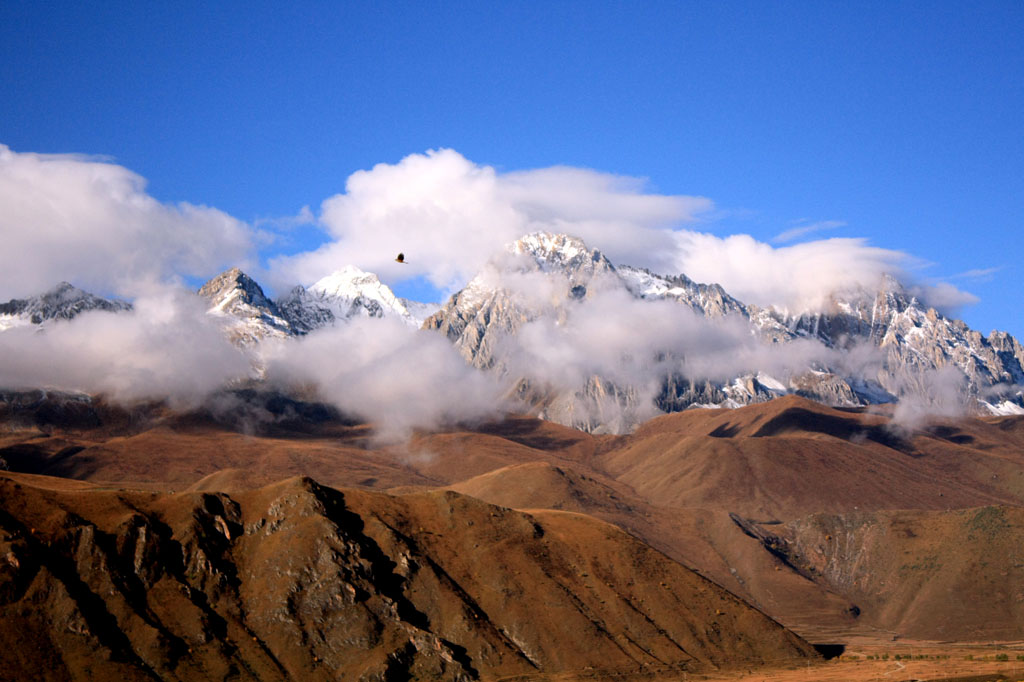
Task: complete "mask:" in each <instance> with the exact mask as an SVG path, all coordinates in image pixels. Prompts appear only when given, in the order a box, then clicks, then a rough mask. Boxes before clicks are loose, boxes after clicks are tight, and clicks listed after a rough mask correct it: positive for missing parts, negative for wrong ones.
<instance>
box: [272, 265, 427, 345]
mask: <svg viewBox="0 0 1024 682" xmlns="http://www.w3.org/2000/svg"><path fill="white" fill-rule="evenodd" d="M277 305H278V308H279V309H280V310H281V312H282V314H283V315H284V316H285V317H286V319H288V321H289V323H290V324H291V326H292V328H293V329H294V330H295V332H296V333H299V334H306V333H309V332H311V331H313V330H314V329H319V328H320V327H324V326H328V325H331V324H334V323H335V322H337V321H345V320H348V319H351V318H353V317H356V316H363V317H396V318H398V319H401V320H402V321H403V322H405V323H407V324H409V325H410V326H414V327H420V326H421V325H422V324H423V320H424V319H426V318H427V317H429V316H430V315H432V314H433V313H434V312H435V311H436V310H437V309H438V308H439V307H440V306H438V305H432V304H427V303H418V302H414V301H409V300H407V299H403V298H398V297H397V296H395V294H394V292H393V291H392V290H391V289H390V287H388V286H387V285H386V284H384V283H382V282H381V281H380V279H379V278H378V277H377V275H375V274H373V273H371V272H363V271H362V270H360V269H359V268H357V267H355V266H353V265H348V266H346V267H344V268H342V269H341V270H338V271H336V272H334V273H332V274H330V275H328V276H326V277H324V278H323V279H320V280H319V281H317V282H316V283H315V284H313V285H312V286H311V287H309V288H308V289H307V288H305V287H302V286H297V287H295V288H294V289H292V290H291V291H290V292H289V293H288V294H287V295H286V296H284V297H282V298H281V299H279V300H278V302H277Z"/></svg>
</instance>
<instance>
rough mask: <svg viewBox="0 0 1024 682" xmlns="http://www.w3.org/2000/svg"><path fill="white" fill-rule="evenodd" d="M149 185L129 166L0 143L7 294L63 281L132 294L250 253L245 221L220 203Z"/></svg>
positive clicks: (2, 286)
mask: <svg viewBox="0 0 1024 682" xmlns="http://www.w3.org/2000/svg"><path fill="white" fill-rule="evenodd" d="M145 189H146V182H145V180H144V179H143V178H141V177H140V176H138V175H136V174H135V173H133V172H132V171H130V170H128V169H127V168H124V167H123V166H118V165H116V164H113V163H108V162H105V161H102V160H97V159H95V158H89V157H85V156H77V155H66V154H33V153H19V152H14V151H12V150H11V149H10V148H8V147H6V146H4V145H0V235H2V236H3V248H0V300H4V301H6V300H8V299H9V298H15V297H20V296H30V295H34V294H38V293H40V292H42V291H44V290H46V289H49V288H51V287H53V286H54V285H55V284H56V283H58V282H60V281H70V282H73V283H74V284H75V285H76V286H79V287H82V288H86V289H89V290H91V291H96V292H114V293H118V294H120V295H129V296H130V295H134V294H137V293H139V291H140V290H141V289H143V288H145V287H147V286H149V285H151V284H152V283H154V282H163V281H167V280H172V279H175V278H177V277H180V276H207V275H209V274H210V273H212V272H214V271H215V270H216V269H217V268H221V267H224V266H226V265H241V264H245V263H246V262H247V261H248V259H249V258H250V257H251V256H252V254H253V244H252V232H251V230H250V228H249V227H248V226H247V225H246V224H245V223H243V222H241V221H239V220H236V219H235V218H232V217H231V216H229V215H228V214H226V213H224V212H222V211H219V210H217V209H215V208H209V207H206V206H196V205H194V204H189V203H185V202H183V203H180V204H176V205H169V204H164V203H161V202H159V201H157V200H156V199H154V198H153V197H151V196H150V195H148V194H147V193H146V191H145Z"/></svg>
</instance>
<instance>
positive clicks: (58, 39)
mask: <svg viewBox="0 0 1024 682" xmlns="http://www.w3.org/2000/svg"><path fill="white" fill-rule="evenodd" d="M295 5H296V6H294V7H282V6H280V5H279V4H277V3H273V4H272V3H254V2H250V3H184V2H182V3H173V4H172V3H166V4H158V3H117V2H110V3H96V4H91V3H60V2H56V3H27V2H25V3H23V2H16V1H9V2H4V3H0V63H2V64H3V68H0V103H2V104H0V143H2V144H5V145H7V146H9V147H10V148H11V149H12V150H14V151H16V152H39V153H79V154H90V155H103V156H106V157H109V158H110V159H112V160H113V161H114V162H116V163H117V164H120V165H121V166H124V167H126V168H128V169H131V170H132V171H134V172H135V173H137V174H139V175H140V176H142V177H144V178H145V179H146V180H147V181H148V185H147V189H146V191H147V192H148V193H149V194H150V195H152V196H153V197H155V198H156V199H158V200H160V201H163V202H172V203H173V202H178V201H187V202H191V203H192V204H199V205H206V206H211V207H216V208H218V209H220V210H222V211H224V212H226V213H227V214H230V215H231V216H234V217H235V218H238V219H239V220H241V221H244V222H246V223H249V224H252V223H256V222H258V221H261V220H265V219H270V218H280V217H284V216H290V215H295V214H296V213H297V212H298V211H299V210H300V209H301V208H302V207H303V206H309V207H310V208H311V209H312V210H313V212H314V213H316V214H319V211H320V205H321V202H323V201H324V200H325V199H328V198H329V197H331V196H333V195H336V194H338V193H341V192H343V191H344V190H345V183H346V179H347V178H348V177H349V176H350V175H351V174H352V173H354V172H356V171H358V170H361V169H370V168H372V167H373V166H374V165H376V164H380V163H386V164H397V163H398V162H400V161H401V160H402V159H403V158H405V157H406V156H408V155H410V154H422V153H423V152H425V151H426V150H431V149H439V148H451V149H454V150H457V151H458V152H459V154H461V155H462V156H463V157H465V158H466V159H468V160H470V161H471V162H473V163H475V164H480V165H482V166H491V167H493V168H495V169H496V170H497V171H499V172H507V171H516V170H521V169H536V168H544V167H548V166H552V165H568V166H574V167H582V168H589V169H594V170H596V171H601V172H605V173H612V174H617V175H624V176H632V177H640V178H646V179H647V183H648V184H647V190H648V191H651V192H656V193H659V194H665V195H696V196H702V197H707V198H709V199H710V200H712V201H713V202H714V209H713V210H710V211H708V212H705V213H703V214H701V215H699V216H698V220H699V222H698V223H697V224H690V225H689V228H690V229H698V230H701V231H704V232H709V233H712V234H715V235H718V236H722V237H724V236H727V235H731V234H738V233H745V234H750V235H752V236H753V237H755V238H756V239H758V240H760V241H762V242H767V243H774V244H780V242H773V241H772V240H773V238H775V237H777V236H778V235H780V234H782V233H785V232H787V231H789V232H791V233H792V232H793V231H794V230H797V231H798V230H800V229H802V228H813V227H817V228H818V229H815V230H808V231H805V232H804V233H803V234H802V235H800V236H797V237H795V238H794V239H795V240H796V241H800V240H814V239H822V238H829V237H862V238H866V239H867V240H868V241H869V243H870V244H871V245H873V246H878V247H883V248H886V249H894V250H898V251H902V252H905V253H907V254H910V255H911V256H913V257H914V258H915V259H917V262H916V264H914V265H913V267H912V269H913V273H914V275H915V276H916V277H917V278H919V279H920V280H922V281H924V282H927V283H935V282H938V281H947V282H949V283H951V284H954V285H955V286H957V287H958V288H960V289H962V290H965V291H968V292H970V293H973V294H975V295H976V296H977V297H978V298H979V299H980V302H978V303H977V304H974V305H971V306H968V307H965V308H963V309H962V311H961V315H962V316H963V317H964V319H965V320H966V321H967V322H968V323H969V324H971V325H972V326H975V327H978V328H979V329H981V330H982V331H985V332H987V331H988V330H990V329H992V328H1000V329H1007V330H1009V331H1011V332H1013V333H1014V334H1015V335H1017V336H1018V337H1022V336H1024V311H1022V306H1021V299H1020V291H1021V289H1022V287H1024V270H1022V267H1021V265H1020V263H1019V261H1020V257H1019V254H1020V253H1021V252H1022V246H1024V237H1022V236H1021V229H1020V228H1021V226H1022V225H1024V41H1022V40H1021V36H1024V3H1021V2H978V3H952V2H927V3H926V2H902V3H900V2H877V3H874V2H853V3H851V2H843V3H839V2H814V3H811V2H806V3H795V2H793V3H789V2H770V3H765V2H693V3H658V2H651V3H611V2H579V3H575V2H558V3H546V4H542V3H526V2H517V3H511V2H509V3H487V2H475V3H433V2H415V3H414V2H408V3H346V4H341V3H322V4H319V3H295ZM325 241H328V237H327V236H326V235H325V234H323V233H322V232H321V231H318V230H317V229H315V228H314V227H312V226H306V227H299V228H295V229H293V230H291V231H289V232H288V233H287V235H286V237H284V238H279V239H277V240H276V241H273V242H271V243H266V244H263V245H262V246H261V247H260V254H259V257H260V259H261V261H262V262H263V263H264V264H267V263H268V262H270V259H272V258H273V257H274V256H275V255H279V254H281V253H298V252H303V251H307V250H309V249H312V248H315V247H317V246H318V245H320V244H321V243H323V242H325ZM787 243H792V242H787ZM210 274H215V273H212V272H211V273H210ZM395 283H396V284H397V285H398V287H399V289H400V290H402V291H405V292H407V293H410V292H411V293H416V291H417V290H416V288H415V287H414V286H413V285H412V284H410V283H408V282H406V283H404V284H403V283H401V282H398V281H396V282H395Z"/></svg>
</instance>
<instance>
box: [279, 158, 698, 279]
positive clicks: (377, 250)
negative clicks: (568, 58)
mask: <svg viewBox="0 0 1024 682" xmlns="http://www.w3.org/2000/svg"><path fill="white" fill-rule="evenodd" d="M711 206H712V203H711V201H710V200H708V199H704V198H701V197H687V196H663V195H656V194H646V193H644V192H643V182H642V181H640V180H637V179H635V178H627V177H622V176H617V175H611V174H608V173H599V172H597V171H591V170H586V169H580V168H564V167H555V168H545V169H540V170H531V171H519V172H514V173H504V174H503V173H499V172H498V171H496V170H495V169H494V168H491V167H490V166H480V165H477V164H474V163H472V162H471V161H469V160H467V159H466V158H464V157H463V156H462V155H460V154H459V153H457V152H455V151H453V150H450V149H442V150H439V151H431V152H427V153H426V154H412V155H410V156H407V157H406V158H404V159H403V160H402V161H400V162H399V163H397V164H394V165H389V164H379V165H377V166H375V167H374V168H373V169H371V170H367V171H358V172H356V173H353V174H352V176H351V177H349V179H348V182H347V183H346V188H345V193H344V194H338V195H336V196H333V197H331V198H329V199H327V200H326V201H324V202H323V204H322V206H321V214H320V221H321V224H322V226H323V228H324V229H325V230H326V232H327V233H328V234H329V235H330V237H331V239H332V241H330V242H328V243H327V244H325V245H324V246H322V247H321V248H319V249H317V250H316V251H313V252H311V253H304V254H299V255H297V256H293V257H286V258H279V259H277V260H275V261H273V262H272V264H271V265H272V268H273V269H275V270H277V275H278V278H279V279H282V280H291V281H300V282H311V281H315V280H316V279H318V278H319V277H322V276H323V275H325V274H328V273H330V272H333V271H334V270H337V269H338V268H340V267H342V266H344V265H346V264H354V265H357V266H358V267H360V268H362V269H363V270H368V271H371V272H376V273H377V274H378V275H380V276H381V277H382V278H383V279H385V280H392V281H393V280H394V279H397V278H411V277H416V276H422V277H425V278H426V279H428V280H429V281H430V282H431V283H432V284H433V285H434V286H436V287H438V288H440V289H442V290H445V291H453V290H455V289H457V288H459V287H461V286H463V285H464V284H465V283H466V282H468V281H469V280H470V279H471V278H472V277H473V276H474V275H475V274H476V273H477V271H479V270H480V269H481V268H482V267H483V265H484V264H485V263H486V261H487V259H488V258H489V257H490V256H491V255H492V254H493V253H494V252H495V251H498V250H499V249H501V248H502V246H504V245H505V244H507V243H509V242H512V241H514V240H516V239H518V238H519V237H521V236H523V235H524V234H527V233H529V232H535V231H537V230H546V231H549V232H556V233H558V232H565V233H568V234H572V235H575V236H579V237H582V238H583V239H584V240H585V241H587V242H588V243H589V244H591V245H593V246H597V247H598V248H600V249H602V250H604V251H606V252H607V253H608V254H609V256H610V257H611V258H612V259H613V260H617V261H618V262H621V263H633V264H638V265H642V266H648V267H652V268H663V267H664V266H667V265H669V263H670V258H669V254H668V253H667V252H666V249H671V247H672V241H671V238H670V234H669V232H667V231H666V229H667V227H668V226H671V225H677V224H681V223H686V222H689V221H692V220H694V219H695V216H696V215H698V214H699V213H701V212H702V211H706V210H708V209H709V208H711ZM400 251H401V252H404V253H405V256H406V259H407V261H408V265H398V264H397V263H395V262H394V258H395V255H396V254H397V253H398V252H400Z"/></svg>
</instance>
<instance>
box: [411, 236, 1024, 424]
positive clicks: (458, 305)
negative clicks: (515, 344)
mask: <svg viewBox="0 0 1024 682" xmlns="http://www.w3.org/2000/svg"><path fill="white" fill-rule="evenodd" d="M506 251H507V252H508V253H509V254H512V255H514V256H517V257H518V258H517V259H511V260H509V259H501V258H498V259H494V260H492V262H491V263H489V264H488V266H487V267H486V268H485V269H484V270H483V271H482V272H481V273H479V274H478V275H477V276H476V277H475V278H474V279H473V280H472V281H471V282H470V283H469V284H468V285H467V286H466V287H465V288H464V289H463V290H461V291H459V292H457V293H456V294H454V295H453V296H452V297H451V298H450V299H449V301H448V302H446V303H445V305H444V306H443V307H442V308H441V310H439V311H438V312H437V313H436V314H435V315H433V316H432V317H431V318H429V319H428V320H427V321H426V322H425V323H424V328H427V329H433V330H436V331H439V332H441V333H443V334H444V335H445V336H447V337H448V339H449V340H450V341H451V342H452V343H453V344H454V345H455V347H456V348H457V349H458V350H459V352H460V353H461V354H462V355H463V357H464V358H465V359H466V361H467V362H468V363H469V364H471V365H473V366H475V367H478V368H480V369H488V370H492V371H496V372H498V373H499V374H500V373H505V372H507V371H508V367H507V358H506V357H505V355H504V354H505V353H506V352H507V349H508V347H509V346H508V343H507V342H506V339H507V338H508V337H510V336H515V335H516V334H517V333H518V331H519V330H520V329H521V328H522V327H523V325H524V324H526V323H527V322H530V321H533V320H536V319H538V318H541V317H545V316H550V318H551V319H555V320H561V319H563V318H564V317H565V315H566V314H567V313H566V311H567V307H566V306H567V305H568V304H569V302H570V301H577V302H583V303H584V304H585V302H586V300H587V299H588V297H589V296H590V293H591V290H592V289H594V288H595V287H597V288H601V289H604V290H607V289H613V288H616V287H617V288H619V289H622V290H625V291H628V292H629V294H631V295H632V296H633V297H634V298H636V299H639V300H652V301H653V300H670V301H674V302H677V303H680V304H683V305H686V306H687V307H689V308H690V309H691V310H693V311H694V312H695V313H697V314H698V315H701V316H703V317H705V318H709V319H717V318H725V317H727V316H733V317H734V318H738V319H743V320H745V322H746V324H749V326H750V329H751V333H752V334H754V335H755V337H756V338H758V339H760V340H761V341H762V342H764V343H766V344H768V345H770V346H774V345H776V344H788V343H791V342H794V341H798V340H801V339H803V340H805V341H804V342H805V343H806V342H807V341H806V340H810V341H817V342H820V343H821V344H823V345H824V346H825V347H827V348H829V349H832V350H833V351H836V352H839V353H841V354H843V353H852V352H854V351H855V350H856V349H857V348H858V347H860V346H867V347H868V348H874V349H876V350H875V351H872V352H874V353H875V354H876V355H877V356H880V358H881V362H880V363H876V364H880V366H877V367H875V368H874V369H873V370H871V371H868V372H866V373H865V372H863V371H859V370H855V369H851V368H849V367H845V364H846V363H839V364H841V365H844V368H829V367H822V366H812V365H808V366H807V368H806V370H805V371H804V372H802V373H797V374H795V375H794V376H792V377H790V378H789V379H788V380H787V382H783V381H780V380H779V379H777V378H775V377H773V376H770V374H768V373H766V372H763V371H754V372H752V373H748V374H744V375H742V376H737V377H734V378H732V379H730V380H727V381H718V382H713V381H707V380H703V379H700V378H698V377H682V376H676V375H670V376H666V377H664V381H663V385H662V388H661V392H660V394H659V395H658V396H657V398H656V400H655V403H656V405H657V407H658V408H659V409H661V410H663V411H676V410H682V409H686V408H688V407H690V406H694V405H719V406H723V407H730V406H737V405H742V404H748V403H751V402H760V401H763V400H770V399H772V398H774V397H777V396H778V395H782V394H784V393H789V392H794V393H799V394H801V395H804V396H807V397H811V398H814V399H816V400H820V401H822V402H826V403H829V404H832V405H838V406H855V405H865V404H870V403H879V402H888V401H891V400H894V399H896V398H897V397H900V396H908V395H910V396H915V397H916V398H917V399H920V400H922V401H923V402H925V403H927V402H928V401H929V400H930V399H931V398H932V397H933V396H932V395H931V394H932V393H934V392H935V391H936V386H935V377H936V376H938V375H939V372H940V371H941V370H944V368H948V367H953V368H956V369H958V370H959V371H960V373H961V374H962V375H963V381H962V386H961V388H960V393H961V402H962V403H963V404H965V405H971V404H974V405H977V406H978V407H979V410H985V411H988V412H991V413H993V414H997V413H998V414H1007V413H1010V412H1013V411H1014V410H1015V409H1017V408H1022V409H1024V398H1022V394H1021V393H1020V391H1019V390H1018V389H1019V388H1020V385H1022V384H1024V348H1022V347H1021V345H1020V344H1019V343H1018V342H1017V340H1016V339H1014V338H1013V337H1012V336H1010V335H1009V334H1005V333H999V332H993V333H992V334H991V335H990V336H989V337H988V338H985V337H983V336H982V335H981V334H979V333H978V332H976V331H973V330H971V329H970V328H968V327H967V325H965V324H964V323H963V322H961V321H959V320H952V319H949V318H946V317H944V316H943V315H941V314H940V313H938V312H937V311H935V310H934V309H931V308H928V307H927V306H926V305H924V304H923V303H922V302H921V300H920V299H919V298H918V297H916V296H915V295H914V294H913V293H912V292H909V291H907V290H906V289H905V288H904V287H903V286H902V285H901V284H900V283H899V282H898V281H897V280H895V279H893V278H891V277H886V278H885V279H884V280H883V281H882V282H881V283H880V286H879V288H878V290H877V291H868V290H864V289H861V290H855V291H849V292H839V293H836V294H835V295H834V296H833V298H832V301H831V304H830V305H829V307H828V308H827V309H826V310H824V311H822V312H818V313H813V314H811V313H801V314H790V313H788V312H786V311H780V310H776V309H762V308H758V307H757V306H752V305H745V304H743V303H742V302H741V301H739V300H737V299H735V298H734V297H732V296H730V295H729V294H728V293H727V292H726V291H725V290H724V289H722V287H720V286H719V285H717V284H700V283H696V282H693V281H692V280H690V279H689V278H687V277H686V276H685V275H682V274H680V275H675V276H665V275H658V274H655V273H652V272H650V271H648V270H644V269H640V268H633V267H630V266H624V265H618V266H616V265H613V264H612V263H611V262H610V261H608V259H607V258H605V257H604V256H603V255H602V254H601V252H600V251H597V250H596V249H589V248H588V247H587V246H586V244H585V243H584V242H583V241H582V240H580V239H577V238H575V237H570V236H567V235H554V234H547V233H535V234H531V235H527V236H525V237H523V238H522V239H519V240H517V241H516V242H514V243H512V244H510V245H509V246H508V247H506ZM535 273H544V274H547V275H556V278H555V279H559V278H561V280H563V281H564V282H565V287H564V289H563V290H551V291H547V290H543V294H544V295H543V296H537V295H536V294H537V289H536V287H534V289H533V290H531V289H530V288H529V287H526V288H523V287H520V286H519V285H517V284H516V282H517V277H520V278H522V277H526V278H528V277H529V276H530V275H531V274H535ZM636 333H637V334H638V335H642V334H643V333H644V330H643V329H637V330H636ZM509 378H510V379H515V377H509ZM515 393H516V394H517V395H518V396H519V397H521V398H523V399H525V400H527V402H531V403H532V404H535V405H537V406H540V407H539V409H540V410H541V414H542V416H545V417H546V418H550V419H553V420H555V421H561V422H562V423H566V424H570V425H573V426H577V427H580V428H584V429H587V430H596V429H605V428H608V424H607V423H602V419H604V418H605V417H604V416H602V415H608V414H612V413H615V411H614V410H611V409H609V405H610V404H611V403H616V404H617V405H618V406H619V407H620V408H623V409H625V410H627V411H631V412H632V413H634V414H636V415H640V414H642V413H643V410H642V406H640V405H634V404H631V402H630V401H633V400H635V399H636V398H637V396H638V395H639V394H638V392H637V390H636V389H635V388H632V387H630V386H623V385H615V384H614V383H613V382H610V381H609V380H608V378H607V377H601V376H592V377H591V378H590V379H588V380H587V381H586V382H584V385H581V386H578V387H576V388H575V389H573V390H571V391H569V392H567V393H566V392H561V393H558V392H556V394H551V393H550V392H545V389H544V387H541V386H537V385H534V384H531V383H530V382H525V381H520V382H519V383H518V384H516V388H515ZM972 401H973V402H972ZM1011 406H1014V407H1011ZM595 414H596V415H598V416H597V417H595ZM615 414H617V417H616V418H619V417H621V415H622V412H621V411H620V412H618V413H615ZM613 430H615V429H614V428H613Z"/></svg>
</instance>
